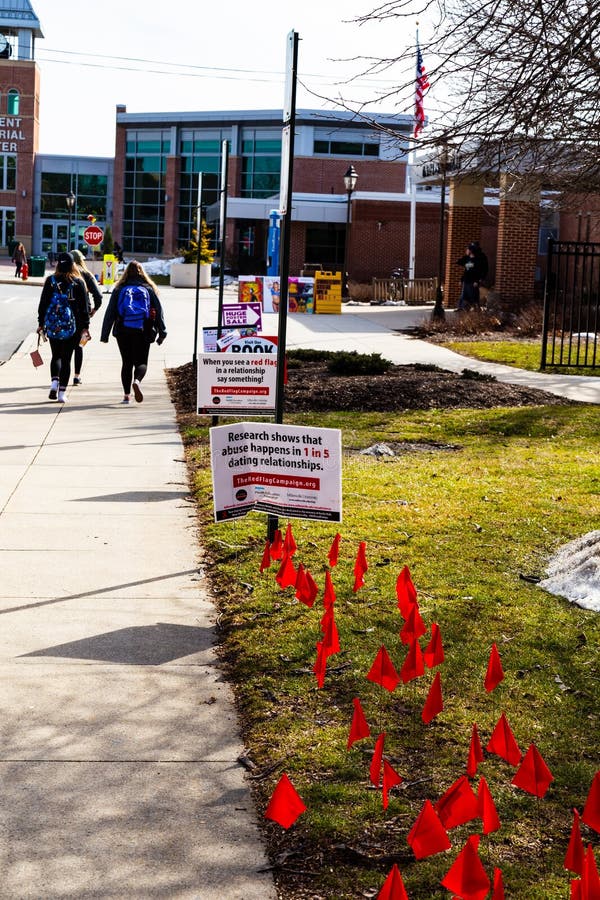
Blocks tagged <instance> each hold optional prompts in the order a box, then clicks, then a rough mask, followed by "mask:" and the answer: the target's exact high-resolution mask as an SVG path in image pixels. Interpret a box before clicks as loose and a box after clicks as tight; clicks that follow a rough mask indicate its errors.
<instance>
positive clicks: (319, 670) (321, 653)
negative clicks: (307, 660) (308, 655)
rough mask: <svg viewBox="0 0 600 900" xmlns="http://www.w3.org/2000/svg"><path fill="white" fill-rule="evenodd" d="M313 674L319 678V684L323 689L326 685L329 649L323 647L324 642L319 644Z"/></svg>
mask: <svg viewBox="0 0 600 900" xmlns="http://www.w3.org/2000/svg"><path fill="white" fill-rule="evenodd" d="M313 672H314V673H315V675H316V676H317V684H318V685H319V687H320V688H322V687H323V685H324V684H325V675H326V673H327V649H326V648H325V647H324V646H323V641H318V642H317V658H316V660H315V664H314V666H313Z"/></svg>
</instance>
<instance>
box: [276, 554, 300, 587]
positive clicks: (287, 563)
mask: <svg viewBox="0 0 600 900" xmlns="http://www.w3.org/2000/svg"><path fill="white" fill-rule="evenodd" d="M275 581H276V582H277V584H278V585H279V587H280V588H281V589H282V590H284V589H285V588H286V587H293V586H294V585H295V584H296V569H295V568H294V563H293V562H292V557H291V556H289V554H287V553H285V552H284V554H283V559H282V560H281V565H280V566H279V571H278V572H277V575H276V576H275Z"/></svg>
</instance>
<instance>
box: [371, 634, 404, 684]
mask: <svg viewBox="0 0 600 900" xmlns="http://www.w3.org/2000/svg"><path fill="white" fill-rule="evenodd" d="M367 678H368V679H369V681H374V682H375V684H380V685H381V687H383V688H385V689H386V691H393V690H395V689H396V688H397V687H398V683H399V681H400V676H399V675H398V673H397V672H396V670H395V668H394V664H393V662H392V661H391V659H390V657H389V655H388V652H387V650H386V649H385V647H384V646H383V644H382V645H381V647H380V648H379V650H378V652H377V656H376V657H375V659H374V661H373V665H372V666H371V668H370V669H369V671H368V673H367Z"/></svg>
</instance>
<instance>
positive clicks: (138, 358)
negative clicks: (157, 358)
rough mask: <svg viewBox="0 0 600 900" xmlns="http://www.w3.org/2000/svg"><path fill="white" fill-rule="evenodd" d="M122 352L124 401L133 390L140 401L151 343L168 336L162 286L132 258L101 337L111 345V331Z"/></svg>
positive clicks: (114, 291) (108, 309)
mask: <svg viewBox="0 0 600 900" xmlns="http://www.w3.org/2000/svg"><path fill="white" fill-rule="evenodd" d="M111 328H112V333H113V335H114V336H115V337H116V339H117V344H118V345H119V352H120V354H121V360H122V365H121V384H122V385H123V400H122V401H121V402H122V403H129V399H130V394H131V389H132V388H133V395H134V397H135V399H136V401H137V402H138V403H141V402H142V400H143V399H144V395H143V394H142V388H141V382H142V380H143V378H144V375H145V374H146V371H147V369H148V354H149V352H150V344H152V343H153V342H154V341H156V343H157V344H162V342H163V341H164V339H165V338H166V336H167V329H166V327H165V320H164V317H163V311H162V306H161V305H160V300H159V299H158V288H157V287H156V285H155V284H154V282H153V281H151V280H150V278H148V276H147V275H146V273H145V272H144V269H143V268H142V266H141V264H140V263H139V262H137V261H136V260H135V259H132V260H131V262H130V263H128V264H127V266H126V268H125V271H124V272H123V274H122V275H121V277H120V278H119V280H118V281H117V283H116V284H115V287H114V290H113V292H112V296H111V298H110V302H109V304H108V306H107V308H106V312H105V313H104V320H103V322H102V334H101V337H100V340H101V341H102V343H104V344H108V339H109V337H110V331H111Z"/></svg>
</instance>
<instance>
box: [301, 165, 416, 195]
mask: <svg viewBox="0 0 600 900" xmlns="http://www.w3.org/2000/svg"><path fill="white" fill-rule="evenodd" d="M350 163H352V165H353V166H354V168H355V169H356V171H357V172H358V182H357V185H356V190H357V191H386V192H388V193H390V192H392V193H399V194H400V193H403V191H404V187H405V180H406V165H405V164H404V163H403V162H387V161H385V160H372V159H371V160H367V159H364V158H363V157H361V158H360V159H353V160H344V159H341V158H340V159H331V158H326V157H322V158H321V157H317V156H296V157H295V159H294V190H295V191H299V192H300V193H305V194H312V193H314V194H344V193H345V192H346V188H345V186H344V175H345V173H346V170H347V169H348V166H349V165H350Z"/></svg>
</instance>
